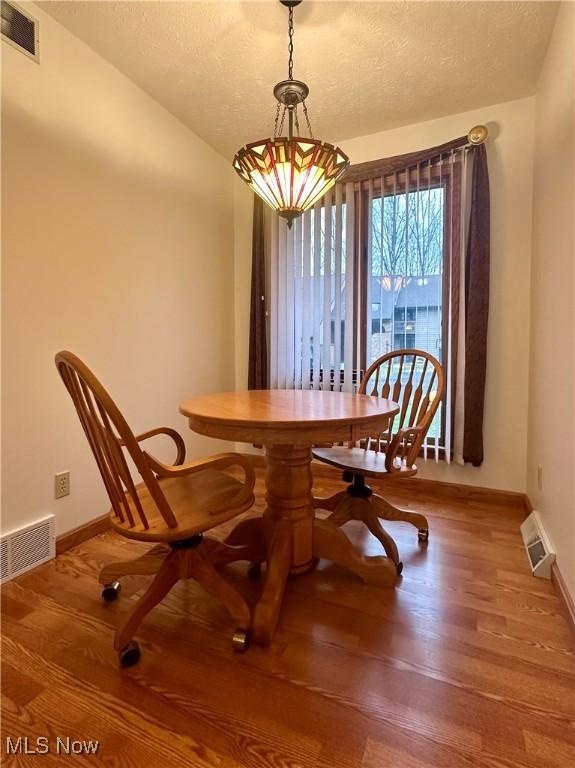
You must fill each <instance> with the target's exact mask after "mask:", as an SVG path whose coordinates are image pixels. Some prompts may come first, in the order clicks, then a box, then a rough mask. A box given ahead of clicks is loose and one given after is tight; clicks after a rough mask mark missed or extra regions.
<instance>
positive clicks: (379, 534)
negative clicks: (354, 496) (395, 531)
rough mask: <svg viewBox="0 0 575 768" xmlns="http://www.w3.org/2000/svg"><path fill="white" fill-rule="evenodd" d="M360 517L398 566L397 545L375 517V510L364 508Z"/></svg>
mask: <svg viewBox="0 0 575 768" xmlns="http://www.w3.org/2000/svg"><path fill="white" fill-rule="evenodd" d="M367 506H368V505H366V507H367ZM362 519H363V522H364V523H365V524H366V526H367V527H368V529H369V532H370V533H372V534H373V535H374V536H375V538H376V539H378V540H379V541H380V542H381V543H382V544H383V548H384V549H385V552H386V554H387V556H388V557H389V558H391V559H392V560H393V562H394V563H395V565H396V566H397V567H399V552H398V550H397V545H396V543H395V541H394V540H393V539H392V538H391V536H390V535H389V533H388V532H387V531H386V530H385V529H384V528H383V526H382V525H381V523H380V522H379V520H378V519H377V514H376V513H375V510H374V509H365V511H364V513H363V515H362Z"/></svg>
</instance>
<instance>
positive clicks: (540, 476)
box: [537, 464, 543, 490]
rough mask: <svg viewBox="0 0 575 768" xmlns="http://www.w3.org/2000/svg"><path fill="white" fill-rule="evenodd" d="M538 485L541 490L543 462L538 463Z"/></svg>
mask: <svg viewBox="0 0 575 768" xmlns="http://www.w3.org/2000/svg"><path fill="white" fill-rule="evenodd" d="M537 487H538V488H539V490H542V488H543V464H538V465H537Z"/></svg>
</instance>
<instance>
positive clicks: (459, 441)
mask: <svg viewBox="0 0 575 768" xmlns="http://www.w3.org/2000/svg"><path fill="white" fill-rule="evenodd" d="M458 142H459V144H460V145H461V146H453V145H451V146H450V147H449V148H448V149H446V150H443V149H442V148H438V149H439V150H440V151H439V152H437V151H436V152H434V153H428V154H427V156H425V157H424V158H423V159H421V157H420V156H419V155H418V156H416V161H415V162H410V159H411V157H412V156H407V158H406V162H405V164H403V165H402V164H401V158H392V161H393V162H391V168H389V165H390V164H389V163H387V166H386V161H381V162H382V164H381V165H380V166H379V167H378V166H377V164H364V166H366V167H360V166H356V167H353V166H352V169H351V170H352V173H348V174H346V177H345V181H344V182H343V183H339V184H337V185H336V186H335V187H334V189H333V190H331V191H330V192H328V193H327V195H326V196H325V197H324V198H323V199H322V200H321V202H319V203H316V205H315V206H314V207H313V208H312V209H311V210H309V211H307V212H306V213H304V214H303V216H301V217H299V218H298V219H296V221H295V222H294V225H293V227H292V229H291V230H290V229H288V227H287V226H286V224H285V222H284V221H283V220H281V219H279V218H278V217H277V216H271V220H270V239H269V243H268V255H269V269H270V273H269V278H270V310H269V311H270V318H269V319H270V328H269V333H270V338H269V340H270V381H269V383H270V386H271V387H272V388H313V389H319V388H322V389H336V390H343V391H348V392H353V391H356V390H357V387H358V385H359V382H360V380H361V377H362V374H363V372H364V371H365V369H366V368H367V367H368V366H369V364H370V363H371V362H373V360H375V359H376V358H378V357H380V356H381V355H383V354H385V353H386V352H389V351H391V350H394V349H422V350H424V351H426V352H429V353H430V354H432V355H433V356H434V357H436V358H437V359H438V360H439V361H440V363H441V364H442V366H443V369H444V373H445V376H446V383H447V386H446V393H445V396H444V400H443V402H442V403H441V405H440V408H439V410H438V413H437V414H436V417H435V420H434V423H433V425H432V427H431V429H430V430H429V433H428V436H427V438H426V442H425V444H424V456H425V457H426V458H427V457H433V458H435V459H438V458H439V457H440V455H441V456H442V457H443V458H445V460H446V461H450V458H451V457H453V459H454V460H455V461H457V462H460V463H463V461H464V459H465V458H466V457H465V456H464V454H465V445H464V443H465V439H466V438H465V434H466V433H465V408H466V405H465V403H466V390H467V387H466V381H465V380H466V338H467V335H468V329H467V328H466V315H468V312H469V301H470V295H469V279H470V274H471V271H470V265H469V253H470V242H469V240H468V237H467V233H468V231H469V221H470V218H472V207H473V206H472V205H471V201H470V194H469V192H470V188H471V183H472V173H471V171H472V168H473V166H474V162H473V161H472V155H473V153H474V152H475V151H476V150H477V149H483V150H484V147H480V148H477V147H474V148H472V149H471V148H470V147H469V146H468V145H466V142H464V141H462V140H458ZM483 159H484V156H483ZM366 171H367V172H366ZM487 189H488V188H487ZM487 237H488V232H487ZM488 266H489V263H488V244H487V270H488ZM484 273H485V269H484V265H483V274H484ZM485 322H486V321H485ZM467 373H468V372H467Z"/></svg>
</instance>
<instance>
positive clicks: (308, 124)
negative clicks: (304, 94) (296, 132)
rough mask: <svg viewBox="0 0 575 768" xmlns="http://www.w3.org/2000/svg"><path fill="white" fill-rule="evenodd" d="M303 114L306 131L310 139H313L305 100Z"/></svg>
mask: <svg viewBox="0 0 575 768" xmlns="http://www.w3.org/2000/svg"><path fill="white" fill-rule="evenodd" d="M303 113H304V115H305V121H306V123H307V129H308V131H309V137H310V139H313V131H312V129H311V123H310V121H309V115H308V113H307V105H306V103H305V99H304V100H303Z"/></svg>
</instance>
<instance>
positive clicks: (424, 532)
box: [417, 528, 429, 542]
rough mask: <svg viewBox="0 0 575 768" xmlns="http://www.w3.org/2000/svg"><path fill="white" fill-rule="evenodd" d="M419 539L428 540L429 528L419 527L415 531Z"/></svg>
mask: <svg viewBox="0 0 575 768" xmlns="http://www.w3.org/2000/svg"><path fill="white" fill-rule="evenodd" d="M417 538H418V539H419V541H424V542H426V541H429V528H420V529H419V530H418V532H417Z"/></svg>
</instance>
